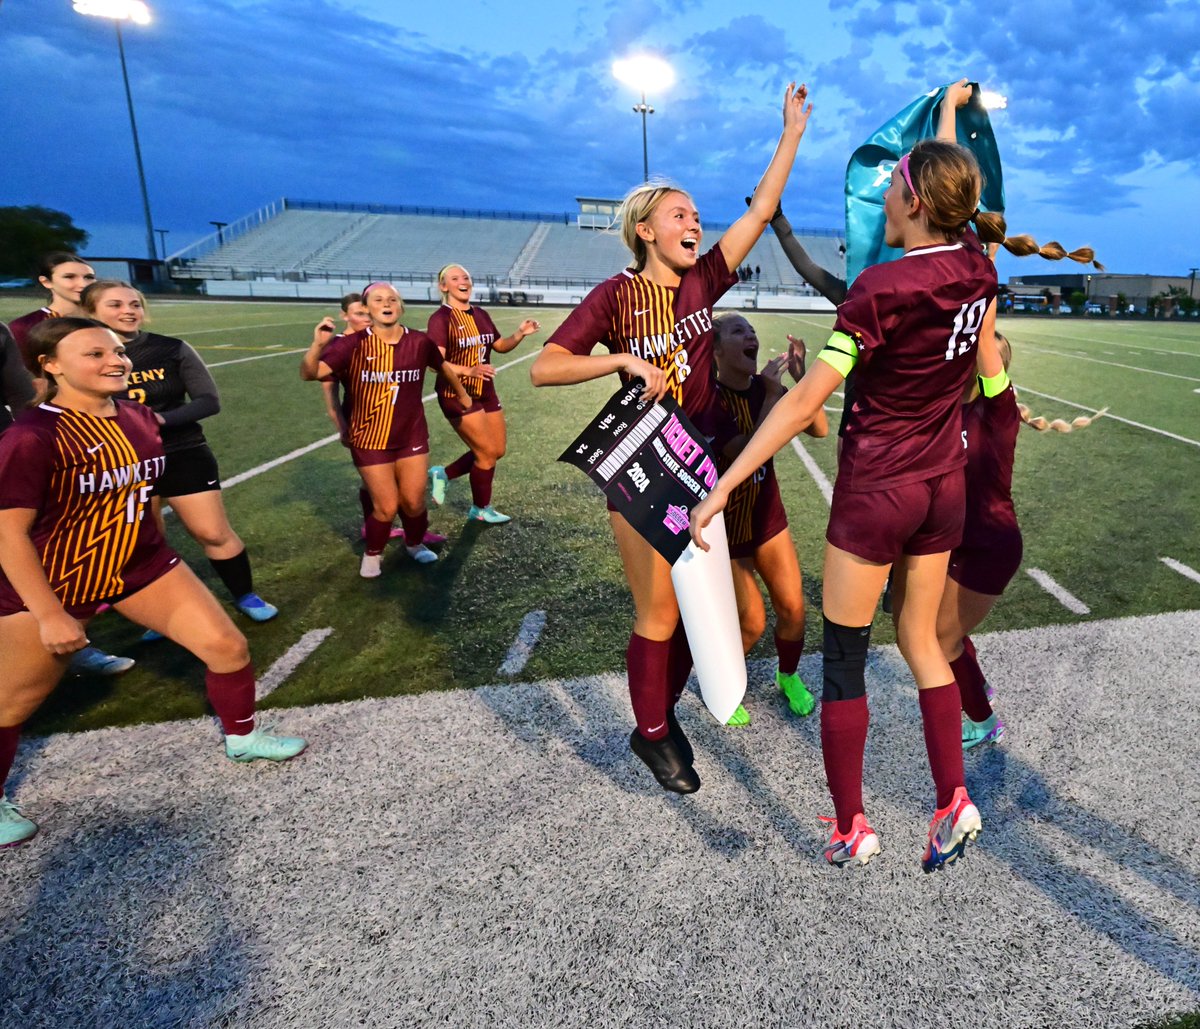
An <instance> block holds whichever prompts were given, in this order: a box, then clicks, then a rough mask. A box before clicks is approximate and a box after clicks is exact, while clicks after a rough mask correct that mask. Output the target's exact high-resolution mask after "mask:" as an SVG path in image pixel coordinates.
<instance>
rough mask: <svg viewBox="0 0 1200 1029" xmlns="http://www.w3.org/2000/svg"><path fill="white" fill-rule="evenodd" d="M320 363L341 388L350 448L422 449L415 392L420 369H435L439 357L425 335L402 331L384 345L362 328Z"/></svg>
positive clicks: (424, 439)
mask: <svg viewBox="0 0 1200 1029" xmlns="http://www.w3.org/2000/svg"><path fill="white" fill-rule="evenodd" d="M321 360H322V361H324V362H325V364H327V365H328V366H329V369H330V371H332V372H333V378H335V379H337V380H338V381H339V382H341V383H342V385H343V386H344V387H345V390H346V397H347V399H348V401H349V410H350V414H349V419H350V445H351V446H353V447H355V448H357V449H359V450H411V451H412V452H414V453H417V452H422V451H423V450H424V449H425V448H428V446H429V428H428V426H427V424H426V422H425V405H424V404H423V403H422V401H421V390H422V389H423V388H424V386H425V369H426V368H433V369H434V370H437V369H440V368H441V367H442V365H443V363H444V358H443V357H442V352H441V351H440V350H438V348H437V344H435V343H434V342H433V340H431V339H430V338H429V337H428V336H427V335H425V333H423V332H418V331H416V330H415V329H405V330H404V335H403V336H401V337H400V339H399V341H398V342H396V343H385V342H384V341H383V340H381V339H379V337H378V336H376V335H375V334H374V333H373V332H372V331H371V329H370V328H366V329H363V330H362V331H361V332H354V333H350V334H349V335H346V336H339V337H337V339H335V340H334V341H333V342H331V343H330V344H329V345H328V346H327V347H326V348H325V350H324V351H323V352H322V353H321Z"/></svg>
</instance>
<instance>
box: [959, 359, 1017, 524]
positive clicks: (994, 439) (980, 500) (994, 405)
mask: <svg viewBox="0 0 1200 1029" xmlns="http://www.w3.org/2000/svg"><path fill="white" fill-rule="evenodd" d="M1020 428H1021V413H1020V411H1018V410H1017V395H1016V393H1015V392H1014V391H1013V387H1012V383H1011V382H1010V383H1009V384H1008V387H1007V388H1006V389H1004V390H1002V391H1001V392H1000V393H997V394H996V396H994V397H985V396H983V394H980V395H979V396H978V397H976V398H975V400H973V401H972V402H971V403H969V404H967V405H966V406H965V407H964V408H963V429H964V431H965V432H966V434H967V520H966V523H965V524H964V526H963V546H964V547H987V546H989V545H991V544H992V543H994V542H995V541H996V540H997V538H999V537H1004V538H1008V537H1010V536H1011V534H1012V532H1013V530H1014V529H1016V528H1017V512H1016V509H1015V508H1014V507H1013V499H1012V475H1013V460H1014V458H1015V457H1016V451H1017V433H1018V432H1019V431H1020Z"/></svg>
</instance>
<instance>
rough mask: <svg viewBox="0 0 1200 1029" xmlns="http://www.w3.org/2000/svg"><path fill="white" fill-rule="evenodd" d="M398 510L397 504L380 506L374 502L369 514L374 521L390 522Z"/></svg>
mask: <svg viewBox="0 0 1200 1029" xmlns="http://www.w3.org/2000/svg"><path fill="white" fill-rule="evenodd" d="M399 509H400V505H399V504H380V503H379V502H378V501H376V503H375V508H374V510H373V511H372V512H371V517H372V518H374V519H375V520H376V521H380V522H390V521H392V520H393V519H394V518H395V517H396V512H397V511H398V510H399Z"/></svg>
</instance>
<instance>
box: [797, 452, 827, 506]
mask: <svg viewBox="0 0 1200 1029" xmlns="http://www.w3.org/2000/svg"><path fill="white" fill-rule="evenodd" d="M792 449H793V450H794V451H796V454H797V455H798V456H799V458H800V460H801V461H803V462H804V467H805V468H807V469H808V474H809V475H811V476H812V477H813V478H814V479H816V481H817V488H818V489H819V490H820V491H821V496H823V497H824V498H825V503H827V504H830V505H832V504H833V487H832V486H831V485H830V484H829V480H828V479H827V478H825V473H824V472H823V471H821V467H820V465H818V464H817V462H816V461H814V460H813V456H812V454H810V453H809V452H808V451H807V450H805V449H804V444H803V443H801V442H800V437H798V436H793V437H792Z"/></svg>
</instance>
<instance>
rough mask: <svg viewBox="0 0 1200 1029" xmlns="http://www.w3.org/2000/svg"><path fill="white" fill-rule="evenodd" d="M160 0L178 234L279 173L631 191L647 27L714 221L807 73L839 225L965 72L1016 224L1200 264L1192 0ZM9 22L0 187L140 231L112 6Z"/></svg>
mask: <svg viewBox="0 0 1200 1029" xmlns="http://www.w3.org/2000/svg"><path fill="white" fill-rule="evenodd" d="M150 3H151V6H152V8H153V9H154V14H155V20H154V22H153V24H151V25H149V26H146V27H140V26H133V25H131V26H128V27H127V28H126V29H125V41H126V54H127V58H128V62H129V70H130V77H131V81H132V86H133V91H134V101H135V104H136V108H137V115H138V128H139V131H140V134H141V140H142V147H143V154H144V158H145V165H146V174H147V179H148V182H149V190H150V200H151V206H152V209H153V212H154V221H155V224H156V225H157V226H159V227H161V228H165V229H169V230H170V235H169V236H168V246H169V249H170V250H176V249H179V248H180V247H181V246H183V245H185V244H186V243H188V242H191V241H192V240H194V239H196V238H198V237H199V236H201V235H203V234H204V233H206V232H208V231H211V230H210V227H209V225H208V222H209V221H210V220H213V219H216V220H221V221H233V220H234V219H235V218H237V217H239V216H241V215H243V214H246V213H248V212H250V211H251V210H253V209H254V208H256V207H258V206H260V205H262V204H264V203H267V202H269V201H271V200H274V199H276V198H278V197H280V196H285V195H286V196H292V197H298V198H306V199H320V200H341V201H376V202H385V203H418V204H430V205H439V206H467V207H477V208H502V209H509V210H535V211H567V210H572V209H573V208H574V206H575V203H574V198H575V196H577V195H580V194H587V195H599V196H619V195H620V194H621V193H623V192H624V191H625V190H626V189H627V188H628V187H629V186H631V185H634V184H635V183H636V182H637V181H638V180H639V179H640V177H641V156H642V155H641V130H640V122H639V120H638V118H637V116H636V115H634V113H633V112H632V110H631V105H632V104H633V103H634V102H635V101H636V99H637V98H636V97H635V96H634V95H633V94H632V92H631V91H630V90H629V88H628V87H627V86H624V85H622V84H621V83H619V82H617V81H615V80H614V79H613V78H612V75H611V73H610V66H611V62H612V60H613V58H614V57H618V56H622V55H624V54H626V53H628V52H630V51H632V50H636V49H649V50H653V51H655V52H657V53H660V54H662V55H663V56H664V57H666V58H667V59H668V60H670V61H671V62H672V63H673V64H674V66H675V68H676V71H677V74H678V81H677V82H676V84H675V85H674V86H673V87H671V89H670V90H668V91H667V92H665V93H664V95H662V96H652V97H650V98H649V99H650V102H651V103H652V104H653V105H654V107H655V108H656V113H655V114H654V115H652V116H651V119H650V169H651V173H652V174H662V175H666V176H669V177H671V178H674V179H676V180H678V181H680V182H681V183H682V184H683V185H685V186H686V187H687V188H689V189H690V190H691V191H692V192H693V194H694V195H695V197H696V199H697V201H698V204H699V207H700V211H701V214H702V216H704V217H706V218H708V219H709V220H711V221H714V222H720V221H727V220H728V219H730V218H731V217H734V216H736V214H737V213H738V211H739V209H740V208H741V204H742V202H741V197H742V196H743V195H744V194H745V193H746V192H747V191H748V190H749V188H750V187H752V186H753V184H754V182H755V181H756V179H757V177H758V175H759V173H760V172H761V171H762V168H763V167H764V165H765V163H766V161H767V159H768V157H769V155H770V152H771V149H772V148H773V146H774V142H775V139H776V138H777V135H778V124H779V114H778V111H779V106H780V100H781V98H782V91H783V87H784V85H785V84H786V82H787V81H788V80H789V79H791V78H795V79H797V80H802V81H806V82H807V83H808V85H809V88H810V92H811V96H812V99H813V101H814V103H815V105H816V110H815V113H814V115H813V118H812V120H811V121H810V123H809V130H808V134H807V135H806V137H805V139H804V141H803V143H802V144H801V153H800V157H799V159H798V161H797V164H796V168H795V171H794V172H793V175H792V179H791V182H790V183H789V185H788V189H787V191H786V193H785V197H784V200H785V206H786V209H787V211H788V213H789V215H790V216H791V218H792V221H793V223H794V224H796V225H806V226H822V227H837V226H840V225H841V224H842V221H843V206H842V180H843V174H844V169H845V164H846V160H847V158H848V157H849V155H850V152H851V151H852V150H853V148H854V147H855V146H856V145H857V144H858V143H859V142H861V141H862V140H863V139H864V138H865V137H866V136H867V135H868V134H869V133H870V132H871V131H872V130H874V129H875V128H876V127H877V126H878V125H879V124H880V123H882V122H883V121H884V120H886V119H887V118H888V117H889V116H890V115H891V114H893V113H894V112H895V111H897V110H899V109H900V108H901V107H902V106H904V104H906V103H907V102H908V101H909V100H911V99H912V98H913V97H914V96H916V95H917V94H918V93H920V92H923V91H924V90H926V89H928V88H930V87H931V86H933V85H938V84H942V83H945V82H949V81H951V80H953V79H956V78H958V77H959V76H961V75H966V76H968V77H970V78H972V79H975V80H978V81H981V82H982V83H984V84H985V85H986V86H988V87H989V88H993V89H996V90H998V91H999V92H1002V93H1005V94H1006V95H1007V96H1008V97H1009V108H1008V110H1007V111H1002V112H996V113H995V114H994V115H993V125H994V128H995V132H996V137H997V140H998V142H999V145H1000V148H1001V154H1002V157H1003V160H1004V168H1005V186H1006V191H1007V200H1008V221H1009V228H1010V231H1011V232H1029V233H1031V234H1033V235H1034V236H1035V237H1036V238H1038V239H1039V240H1046V239H1050V238H1057V239H1059V240H1061V241H1062V242H1063V243H1064V244H1066V245H1067V246H1068V247H1072V246H1077V245H1080V244H1083V243H1089V244H1091V245H1093V246H1095V247H1096V250H1097V252H1098V254H1099V256H1100V258H1101V259H1102V260H1103V261H1104V262H1105V263H1106V264H1107V265H1108V267H1109V268H1110V270H1113V271H1119V272H1154V273H1158V274H1186V273H1187V269H1188V268H1189V267H1191V266H1194V265H1200V240H1198V239H1197V238H1196V237H1197V227H1198V226H1200V157H1198V156H1197V144H1198V141H1200V56H1198V55H1200V4H1196V3H1195V2H1194V0H1146V2H1144V3H1129V2H1128V0H1123V2H1120V3H1118V2H1110V0H1086V2H1084V0H1024V2H1014V0H991V2H989V3H975V4H966V3H960V2H958V0H948V2H944V3H935V2H929V0H920V2H917V3H907V2H898V3H875V2H870V0H867V2H848V0H819V2H811V3H805V4H803V5H799V4H797V5H780V4H776V3H762V2H757V0H752V2H743V3H741V4H738V5H736V6H735V5H730V4H727V3H717V2H712V0H675V2H673V3H669V4H668V3H659V2H655V0H625V2H621V3H614V2H603V0H600V2H596V3H594V4H590V5H587V6H583V5H579V6H575V5H572V4H570V3H548V2H543V0H524V2H499V0H466V2H462V3H458V4H455V5H452V6H451V7H448V8H442V7H440V6H439V5H434V4H426V5H414V4H409V3H395V2H393V0H387V2H385V0H289V2H287V3H285V2H284V0H171V2H168V0H150ZM0 39H2V40H3V45H4V53H5V60H4V61H3V62H2V63H0V95H2V96H4V97H5V107H6V118H5V121H6V125H5V129H6V133H5V135H6V142H7V143H8V146H7V153H6V160H5V167H4V172H3V175H0V204H35V203H36V204H43V205H45V206H49V207H55V208H59V209H61V210H65V211H67V212H68V213H70V214H71V215H72V216H73V217H74V218H75V221H76V223H77V224H79V225H81V226H82V227H83V228H85V229H87V230H88V231H89V232H91V233H92V237H93V239H92V244H91V245H90V247H89V248H88V249H89V251H90V252H91V253H92V254H95V255H100V254H102V253H106V254H113V253H132V254H140V253H141V252H142V251H143V250H144V247H145V243H144V239H145V230H144V223H143V220H142V216H141V206H140V200H139V197H138V191H137V180H136V174H135V171H134V165H133V159H132V147H131V143H130V134H129V122H128V116H127V114H126V111H125V99H124V93H123V89H122V86H121V79H120V67H119V63H118V58H117V51H116V41H115V36H114V33H113V30H112V28H111V25H110V24H109V23H107V22H104V21H101V20H99V19H95V18H85V17H82V16H80V15H77V14H75V13H73V11H72V9H71V2H70V0H36V2H34V0H7V2H6V3H3V5H2V6H0ZM14 98H17V99H15V100H14ZM1035 267H1037V268H1039V269H1047V270H1048V266H1046V265H1045V262H1042V261H1040V260H1039V259H1033V258H1030V259H1025V260H1023V261H1017V260H1016V259H1008V260H1006V261H1004V262H1002V264H1001V274H1002V276H1007V275H1010V274H1018V273H1019V272H1020V271H1021V270H1034V268H1035ZM1076 267H1077V266H1071V268H1063V269H1062V270H1064V271H1067V270H1071V269H1073V268H1076ZM1055 270H1057V269H1055Z"/></svg>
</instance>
